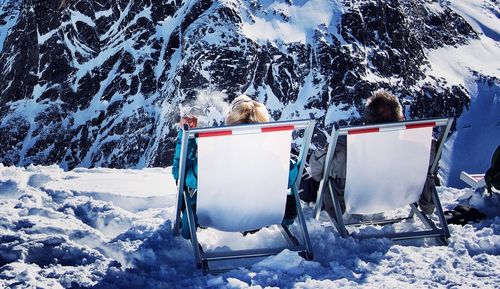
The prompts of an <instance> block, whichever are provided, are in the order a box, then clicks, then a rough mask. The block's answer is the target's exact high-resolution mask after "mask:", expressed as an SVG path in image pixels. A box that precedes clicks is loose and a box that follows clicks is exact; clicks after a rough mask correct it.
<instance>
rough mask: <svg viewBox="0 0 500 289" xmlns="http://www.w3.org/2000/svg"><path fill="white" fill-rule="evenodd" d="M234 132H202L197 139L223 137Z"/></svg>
mask: <svg viewBox="0 0 500 289" xmlns="http://www.w3.org/2000/svg"><path fill="white" fill-rule="evenodd" d="M232 134H233V132H232V131H230V130H220V131H209V132H200V133H198V135H197V137H211V136H223V135H232Z"/></svg>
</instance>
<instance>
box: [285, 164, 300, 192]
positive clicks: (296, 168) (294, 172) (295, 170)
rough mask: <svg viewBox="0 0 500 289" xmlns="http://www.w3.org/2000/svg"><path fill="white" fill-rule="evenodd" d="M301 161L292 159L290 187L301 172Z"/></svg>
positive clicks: (289, 175) (289, 173) (289, 176)
mask: <svg viewBox="0 0 500 289" xmlns="http://www.w3.org/2000/svg"><path fill="white" fill-rule="evenodd" d="M298 165H299V163H297V162H293V161H292V160H290V170H289V171H288V188H291V187H292V186H293V185H294V184H295V181H296V180H297V175H298V174H299V166H298Z"/></svg>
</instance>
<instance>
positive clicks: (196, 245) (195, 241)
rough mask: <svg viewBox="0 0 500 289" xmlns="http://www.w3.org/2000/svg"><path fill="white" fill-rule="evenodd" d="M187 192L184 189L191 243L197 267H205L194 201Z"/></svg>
mask: <svg viewBox="0 0 500 289" xmlns="http://www.w3.org/2000/svg"><path fill="white" fill-rule="evenodd" d="M186 194H187V192H186V191H184V200H185V204H186V211H187V214H188V223H189V232H190V234H191V244H192V245H193V249H194V258H195V259H196V267H197V268H199V269H200V268H201V269H203V263H202V259H201V250H200V247H201V245H200V244H199V243H198V238H197V236H196V222H195V218H194V213H193V207H192V202H191V199H190V198H189V196H187V195H186Z"/></svg>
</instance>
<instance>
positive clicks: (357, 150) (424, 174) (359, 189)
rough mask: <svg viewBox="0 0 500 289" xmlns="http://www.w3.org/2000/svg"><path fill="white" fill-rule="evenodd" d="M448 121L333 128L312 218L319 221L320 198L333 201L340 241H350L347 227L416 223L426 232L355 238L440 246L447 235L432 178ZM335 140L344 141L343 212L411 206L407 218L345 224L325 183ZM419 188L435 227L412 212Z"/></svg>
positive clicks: (336, 199) (332, 185)
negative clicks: (426, 193)
mask: <svg viewBox="0 0 500 289" xmlns="http://www.w3.org/2000/svg"><path fill="white" fill-rule="evenodd" d="M452 124H453V119H452V118H435V119H426V120H414V121H404V122H393V123H384V124H374V125H364V126H353V127H342V128H334V129H333V132H332V135H331V138H330V144H329V146H328V150H327V154H326V160H328V161H327V162H326V164H325V167H324V169H323V176H327V177H323V179H322V180H321V182H320V185H319V189H318V192H319V193H318V196H317V199H316V205H315V208H314V213H313V214H314V217H315V218H316V219H319V217H320V213H321V210H322V207H323V204H324V202H323V201H324V199H325V195H326V194H329V195H330V196H331V199H332V200H333V206H334V210H333V216H330V215H329V218H330V221H331V222H332V223H333V225H334V226H335V228H336V229H337V230H338V232H339V233H340V235H341V236H342V237H347V236H349V235H350V233H349V231H348V230H347V228H346V226H348V225H360V224H368V225H384V224H392V223H397V222H401V221H405V220H411V219H413V218H414V216H416V217H418V218H419V219H420V220H421V221H422V222H423V223H424V225H425V227H426V229H425V230H415V231H409V232H394V233H385V232H383V233H378V234H367V235H363V236H360V235H356V236H357V237H359V238H368V237H385V238H391V239H394V240H402V239H413V238H430V237H436V238H438V239H439V240H440V241H441V242H442V243H443V244H446V239H447V238H449V236H450V232H449V230H448V225H447V224H446V220H445V217H444V213H443V208H442V207H441V202H440V200H439V196H438V194H437V190H436V184H435V176H436V172H437V165H438V162H439V158H440V155H441V152H442V150H443V146H444V142H445V140H446V137H447V136H448V134H449V132H450V130H451V126H452ZM434 127H441V131H440V136H439V139H438V140H437V142H436V143H437V144H438V146H437V149H436V151H435V154H434V159H433V160H432V164H431V163H430V157H431V156H430V154H431V145H432V134H433V132H432V129H433V128H434ZM339 136H346V138H347V146H346V147H347V158H346V159H347V163H346V183H345V188H344V189H345V190H344V201H345V207H346V208H345V209H346V212H347V213H351V214H361V215H363V214H374V213H381V212H387V211H390V210H393V209H397V208H403V207H406V206H407V205H409V206H410V209H411V210H410V213H409V215H408V217H403V218H393V219H380V220H370V221H367V222H365V221H364V220H361V221H352V220H351V221H349V222H348V223H345V222H344V217H343V212H342V207H341V197H340V196H339V195H337V192H336V187H335V186H336V185H337V183H336V182H335V181H334V179H333V178H332V177H329V172H330V171H331V168H332V165H333V163H334V162H333V161H332V160H333V157H334V152H335V147H336V145H337V142H338V138H339ZM424 186H428V187H427V188H428V189H429V190H430V194H431V197H432V202H433V204H434V205H435V209H436V211H435V213H436V215H437V217H438V220H439V222H438V224H439V227H438V226H437V225H438V224H436V223H434V221H433V220H431V219H430V218H429V217H427V216H426V215H425V214H424V213H422V212H421V211H420V210H419V208H417V205H416V202H417V201H418V200H419V198H420V195H421V194H422V190H423V188H424Z"/></svg>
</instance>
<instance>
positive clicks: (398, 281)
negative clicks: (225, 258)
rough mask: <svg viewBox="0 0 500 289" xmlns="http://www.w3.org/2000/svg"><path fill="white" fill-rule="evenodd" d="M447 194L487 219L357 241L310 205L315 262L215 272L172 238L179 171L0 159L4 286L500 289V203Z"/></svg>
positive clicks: (270, 261)
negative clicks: (400, 239) (24, 164)
mask: <svg viewBox="0 0 500 289" xmlns="http://www.w3.org/2000/svg"><path fill="white" fill-rule="evenodd" d="M439 194H440V197H441V200H442V202H443V204H444V207H445V210H446V209H451V208H453V207H454V206H455V205H456V204H458V203H471V204H472V205H473V206H475V207H477V208H479V209H480V210H482V211H483V212H485V213H487V214H488V218H487V219H485V220H483V221H481V222H480V223H475V224H470V225H466V226H457V225H450V230H451V239H450V240H449V245H448V246H438V245H436V242H435V241H434V240H413V241H407V242H406V243H404V244H402V243H394V242H392V241H390V240H387V239H369V240H364V241H358V240H355V239H353V238H348V239H343V238H341V237H340V236H339V235H338V233H337V232H336V231H334V230H332V228H331V227H330V226H329V225H328V223H327V222H326V220H325V219H320V221H319V222H318V221H316V220H314V219H313V218H312V217H311V215H312V207H310V206H309V205H307V204H303V206H304V210H305V214H306V219H307V225H308V228H309V232H310V236H311V240H312V244H313V248H314V254H315V258H314V260H313V261H306V260H304V259H302V258H301V257H299V256H298V255H297V254H296V253H294V252H290V251H284V252H282V253H281V254H279V255H277V256H273V257H268V258H266V259H264V260H262V261H259V262H257V263H255V264H253V265H252V266H251V267H249V268H239V269H234V270H232V271H229V272H227V273H223V274H220V275H210V274H209V275H206V276H204V275H203V274H202V272H201V271H200V270H198V269H196V267H195V264H194V257H193V250H192V247H191V244H190V243H189V242H188V241H187V240H184V239H183V238H182V237H173V236H172V231H171V227H172V222H173V216H174V213H175V199H176V198H175V185H174V183H173V180H172V177H171V174H170V169H169V168H167V169H144V170H137V171H136V170H113V169H76V170H73V171H71V172H64V171H63V170H62V169H60V168H58V167H56V166H51V167H34V166H30V167H28V168H17V167H4V166H2V165H0V288H9V287H10V288H35V287H36V288H82V287H92V288H204V287H213V288H264V287H275V288H276V287H279V288H337V287H341V288H410V287H412V288H430V287H432V288H472V287H477V288H498V286H499V284H500V256H499V255H500V215H499V211H500V206H499V205H500V200H499V199H498V197H494V198H485V197H483V196H481V194H480V193H479V192H473V191H472V190H470V189H462V190H457V189H452V188H445V187H441V188H439ZM469 197H471V198H469ZM401 226H406V227H408V226H413V225H412V224H404V225H401ZM361 230H366V229H364V228H362V229H361ZM200 235H201V242H202V244H203V245H204V246H205V247H206V248H208V249H210V250H211V249H215V248H217V247H219V246H229V247H230V248H242V247H245V246H249V247H252V246H258V245H264V244H268V245H270V244H278V243H279V244H281V243H282V242H283V240H282V238H281V236H280V233H279V230H278V229H276V228H272V227H271V228H266V229H262V230H261V231H259V232H258V233H256V234H253V235H249V236H246V237H243V236H242V235H241V234H239V233H238V234H223V233H220V232H216V231H212V230H202V232H201V234H200Z"/></svg>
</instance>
